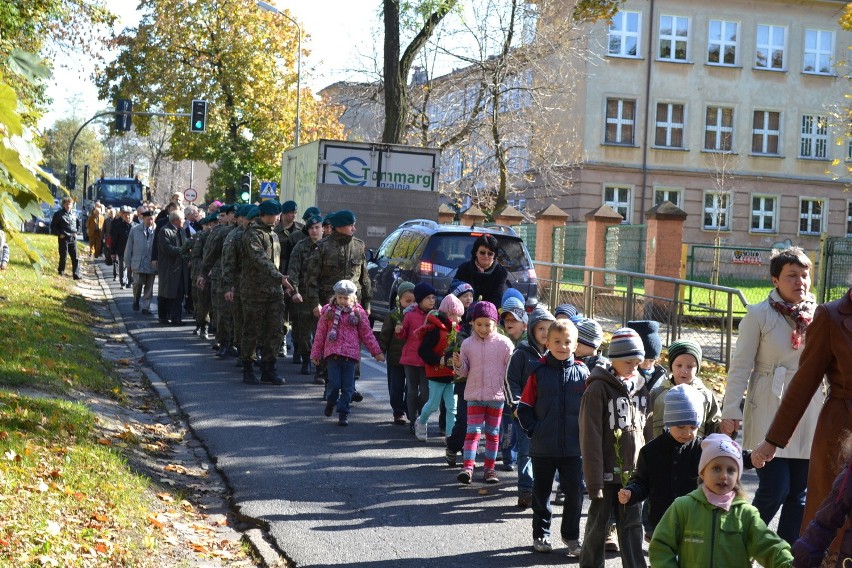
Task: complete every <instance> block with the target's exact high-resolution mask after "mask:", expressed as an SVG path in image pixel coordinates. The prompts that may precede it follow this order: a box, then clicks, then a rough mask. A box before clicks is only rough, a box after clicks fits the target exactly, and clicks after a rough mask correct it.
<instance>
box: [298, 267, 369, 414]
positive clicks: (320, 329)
mask: <svg viewBox="0 0 852 568" xmlns="http://www.w3.org/2000/svg"><path fill="white" fill-rule="evenodd" d="M357 290H358V288H357V287H356V286H355V283H354V282H352V281H351V280H340V281H338V282H337V283H336V284H335V285H334V298H333V299H332V301H331V302H329V303H328V304H326V305H325V306H324V307H323V309H322V312H321V313H320V318H319V323H318V325H317V333H316V337H315V338H314V345H313V348H312V349H311V361H313V363H314V365H319V363H320V360H325V362H326V365H327V368H328V397H327V399H326V403H325V415H326V416H331V413H332V412H333V411H334V409H335V406H336V407H337V413H338V415H339V416H340V418H339V420H338V424H339V425H340V426H347V425H348V424H349V403H350V401H351V400H352V393H353V392H355V363H356V362H358V361H360V360H361V343H363V344H364V345H366V346H367V350H369V351H370V354H371V355H372V356H373V358H374V359H375V360H376V361H378V362H379V363H381V362H382V361H384V360H385V356H384V355H383V354H382V349H381V347H379V343H378V342H377V341H376V338H375V336H373V330H372V329H371V328H370V318H369V317H368V316H367V312H365V311H364V308H362V307H361V304H359V303H358V301H357V299H356V296H355V293H356V291H357Z"/></svg>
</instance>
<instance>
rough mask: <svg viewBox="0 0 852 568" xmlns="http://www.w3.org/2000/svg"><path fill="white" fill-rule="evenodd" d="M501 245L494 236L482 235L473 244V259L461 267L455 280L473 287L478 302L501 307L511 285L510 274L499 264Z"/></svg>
mask: <svg viewBox="0 0 852 568" xmlns="http://www.w3.org/2000/svg"><path fill="white" fill-rule="evenodd" d="M499 248H500V245H499V243H498V242H497V239H496V238H494V237H493V236H492V235H480V236H479V237H477V239H476V240H475V241H474V242H473V249H472V250H471V253H470V254H471V259H470V260H468V261H465V262H463V263H462V264H461V265H459V268H458V270H457V271H456V275H455V278H456V280H460V281H462V282H467V283H468V284H470V285H471V286H473V290H474V293H475V295H476V299H477V300H485V301H487V302H491V303H492V304H494V305H495V306H499V305H500V304H501V302H502V301H503V293H504V292H505V291H506V288H510V287H511V286H510V285H509V273H508V271H507V270H506V269H505V268H503V265H502V264H500V263H499V262H497V253H498V251H499Z"/></svg>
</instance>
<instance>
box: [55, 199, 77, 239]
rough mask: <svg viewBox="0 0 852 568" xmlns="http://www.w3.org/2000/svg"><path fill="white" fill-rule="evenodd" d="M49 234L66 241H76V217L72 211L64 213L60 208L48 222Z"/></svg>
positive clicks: (62, 208)
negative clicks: (63, 238)
mask: <svg viewBox="0 0 852 568" xmlns="http://www.w3.org/2000/svg"><path fill="white" fill-rule="evenodd" d="M50 233H51V234H53V235H56V236H64V237H65V238H66V239H67V240H69V241H73V240H76V239H77V215H75V214H74V210H73V209H72V210H71V211H66V210H65V208H64V207H60V208H59V210H57V211H56V213H54V214H53V218H51V220H50Z"/></svg>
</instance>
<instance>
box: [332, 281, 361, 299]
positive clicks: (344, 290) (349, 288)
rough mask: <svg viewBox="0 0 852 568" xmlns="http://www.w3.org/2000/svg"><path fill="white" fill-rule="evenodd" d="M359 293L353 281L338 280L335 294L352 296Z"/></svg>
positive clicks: (335, 285)
mask: <svg viewBox="0 0 852 568" xmlns="http://www.w3.org/2000/svg"><path fill="white" fill-rule="evenodd" d="M357 291H358V287H357V286H355V283H354V282H352V281H351V280H338V281H337V282H336V283H335V284H334V293H335V294H345V295H346V296H352V295H353V294H355V293H356V292H357Z"/></svg>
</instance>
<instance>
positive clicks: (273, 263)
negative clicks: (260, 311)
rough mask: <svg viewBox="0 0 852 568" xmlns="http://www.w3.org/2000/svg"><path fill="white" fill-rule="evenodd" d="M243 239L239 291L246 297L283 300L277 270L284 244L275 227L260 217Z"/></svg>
mask: <svg viewBox="0 0 852 568" xmlns="http://www.w3.org/2000/svg"><path fill="white" fill-rule="evenodd" d="M240 243H241V245H242V246H241V249H242V250H241V252H242V259H241V265H242V275H241V280H240V281H241V283H242V285H241V288H240V295H241V296H242V297H243V299H248V300H262V301H272V300H278V301H283V299H284V289H283V288H282V287H281V279H282V278H283V277H284V275H283V274H282V273H281V272H280V271H279V270H278V263H279V262H280V259H281V245H280V244H279V243H278V235H276V234H275V231H273V230H272V227H271V226H269V225H267V224H265V223H264V222H263V221H261V220H260V219H255V220H254V221H252V223H251V225H249V226H248V228H247V229H246V232H245V234H244V235H243V238H242V240H241V241H240Z"/></svg>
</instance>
